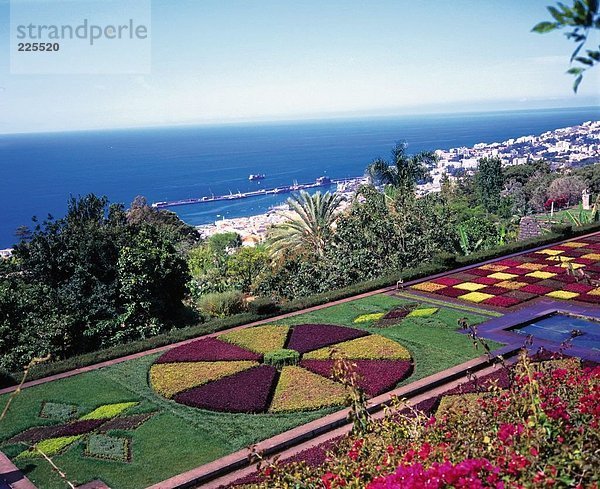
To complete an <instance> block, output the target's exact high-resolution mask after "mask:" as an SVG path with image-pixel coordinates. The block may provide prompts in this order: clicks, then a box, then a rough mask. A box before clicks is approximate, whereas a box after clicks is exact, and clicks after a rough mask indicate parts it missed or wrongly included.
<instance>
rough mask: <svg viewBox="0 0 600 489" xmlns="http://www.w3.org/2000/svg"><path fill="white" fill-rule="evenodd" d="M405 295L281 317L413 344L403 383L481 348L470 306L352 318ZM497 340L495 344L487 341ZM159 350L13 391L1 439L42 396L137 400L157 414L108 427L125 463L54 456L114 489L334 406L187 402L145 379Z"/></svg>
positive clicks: (8, 448)
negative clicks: (128, 426)
mask: <svg viewBox="0 0 600 489" xmlns="http://www.w3.org/2000/svg"><path fill="white" fill-rule="evenodd" d="M406 302H407V301H406V300H400V299H398V298H395V297H390V296H387V295H378V296H373V297H369V298H365V299H361V300H356V301H353V302H348V303H345V304H342V305H339V306H334V307H330V308H327V309H323V310H320V311H316V312H312V313H308V314H303V315H300V316H296V317H294V318H292V319H290V320H288V321H286V322H285V323H286V324H298V323H311V322H312V323H317V322H318V323H329V324H341V325H348V326H353V327H356V328H361V329H366V330H368V331H371V332H373V333H377V334H381V335H383V336H386V337H388V338H390V339H393V340H396V341H398V342H400V343H401V344H402V345H404V346H405V347H407V348H408V349H409V350H410V351H411V354H412V356H413V358H414V360H415V371H414V374H413V375H412V376H411V377H410V378H409V379H408V380H406V381H405V383H406V382H411V381H414V380H416V379H419V378H422V377H425V376H427V375H430V374H432V373H435V372H438V371H440V370H443V369H445V368H448V367H451V366H454V365H456V364H458V363H461V362H464V361H466V360H468V359H471V358H473V357H475V356H478V355H479V354H480V352H479V351H476V350H475V349H474V348H473V346H472V345H471V342H470V340H469V339H468V338H467V337H466V336H464V335H461V334H458V333H457V332H456V320H457V319H458V318H459V317H464V316H467V317H469V319H470V320H471V321H472V322H473V323H480V322H483V321H485V320H486V318H485V317H484V316H479V315H477V314H475V313H471V312H469V313H467V314H465V313H463V311H459V310H456V309H451V308H441V309H440V310H439V311H438V312H437V313H435V314H434V315H433V316H430V317H427V318H406V319H404V320H402V322H401V323H399V324H398V325H395V326H393V327H388V328H377V327H373V325H372V324H369V323H364V324H355V323H353V320H354V318H355V317H357V316H359V315H361V314H365V313H370V312H384V311H387V310H389V309H391V308H392V307H394V306H397V305H399V304H402V303H406ZM497 346H499V345H497V344H492V347H497ZM156 357H157V355H149V356H146V357H143V358H141V359H137V360H133V361H128V362H124V363H121V364H118V365H115V366H112V367H108V368H104V369H101V370H96V371H93V372H89V373H85V374H81V375H77V376H75V377H72V378H68V379H63V380H59V381H56V382H51V383H48V384H44V385H40V386H37V387H32V388H29V389H26V390H24V391H23V392H22V393H21V394H20V395H18V396H17V397H16V399H15V401H14V403H13V405H12V406H11V409H10V411H9V413H8V416H7V418H6V419H5V420H4V421H3V422H2V423H0V440H7V439H8V438H10V437H11V436H13V435H15V434H17V433H20V432H21V431H23V430H25V429H27V428H30V427H37V426H41V425H45V424H46V425H49V424H53V423H52V422H51V421H50V420H48V419H43V418H40V417H39V413H40V408H41V405H42V403H43V402H44V401H46V402H48V401H51V402H59V403H68V404H73V405H76V406H77V407H78V408H79V412H80V413H81V414H86V413H89V412H90V411H92V410H93V409H95V408H96V407H98V406H100V405H103V404H109V403H118V402H130V401H136V402H139V404H138V405H137V406H135V407H134V408H132V409H131V410H130V411H128V413H127V414H133V413H136V412H137V413H143V412H155V413H156V414H155V415H154V416H153V417H152V418H150V419H149V420H148V421H146V422H145V423H144V424H142V425H141V426H140V427H139V428H137V429H135V430H132V431H127V432H120V431H116V432H111V433H110V434H111V435H113V436H120V437H129V438H130V439H131V461H130V462H129V463H124V462H116V461H109V460H99V459H92V458H86V457H84V456H83V451H84V443H82V442H76V443H75V444H74V445H73V446H72V447H71V448H69V449H67V450H66V451H65V452H64V453H62V454H61V455H57V456H55V457H54V461H55V463H56V464H57V465H58V466H59V467H60V468H61V470H63V471H64V472H65V473H66V474H67V476H68V478H69V479H70V480H71V481H73V482H75V483H84V482H88V481H90V480H93V479H101V480H103V481H105V482H106V483H107V484H108V485H109V486H110V487H112V488H113V489H127V488H142V487H145V486H147V485H149V484H152V483H155V482H158V481H160V480H163V479H165V478H167V477H170V476H173V475H176V474H178V473H181V472H183V471H186V470H189V469H191V468H193V467H196V466H198V465H200V464H203V463H207V462H210V461H212V460H215V459H217V458H219V457H222V456H224V455H226V454H228V453H231V452H233V451H236V450H239V449H242V448H244V447H247V446H249V445H250V444H252V443H254V442H257V441H259V440H262V439H265V438H268V437H270V436H273V435H275V434H277V433H280V432H282V431H285V430H287V429H290V428H292V427H295V426H298V425H300V424H304V423H306V422H309V421H311V420H314V419H317V418H319V417H321V416H323V415H325V414H327V413H329V412H332V411H333V410H334V409H321V410H319V411H313V412H304V413H293V414H277V415H275V414H257V415H249V414H227V413H215V412H210V411H205V410H200V409H195V408H189V407H186V406H183V405H180V404H176V403H174V402H172V401H169V400H166V399H164V398H162V397H160V396H158V395H157V394H156V393H154V391H153V390H152V389H151V388H150V387H149V386H148V380H147V376H148V369H149V366H150V365H151V364H152V363H153V362H154V360H155V359H156ZM6 398H7V396H4V397H3V398H2V399H1V400H0V405H2V404H3V403H4V402H5V401H6ZM0 449H1V450H2V451H5V452H6V453H7V454H8V455H9V456H11V457H14V456H16V455H17V454H18V453H19V452H20V451H22V449H23V448H22V447H19V446H16V445H7V444H6V443H4V444H0ZM15 462H16V463H17V465H18V466H19V467H20V468H21V469H22V470H23V471H24V472H25V473H26V474H27V475H28V476H29V477H30V478H31V479H32V481H33V482H34V483H35V484H37V485H38V486H39V487H40V488H44V489H46V488H50V489H52V488H64V487H66V485H65V484H64V482H63V481H61V480H60V478H59V477H58V476H57V475H56V474H55V473H53V472H52V471H51V469H50V466H49V465H48V464H47V463H46V462H44V461H41V460H39V459H36V458H30V459H26V460H18V461H15Z"/></svg>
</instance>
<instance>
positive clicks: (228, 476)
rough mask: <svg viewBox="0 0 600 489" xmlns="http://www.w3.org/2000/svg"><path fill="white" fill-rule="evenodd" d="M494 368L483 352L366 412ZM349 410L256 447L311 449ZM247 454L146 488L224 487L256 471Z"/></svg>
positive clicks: (332, 433)
mask: <svg viewBox="0 0 600 489" xmlns="http://www.w3.org/2000/svg"><path fill="white" fill-rule="evenodd" d="M519 350H520V348H518V347H515V346H514V345H512V346H506V347H503V348H501V349H499V350H497V351H495V352H494V354H495V355H503V356H504V358H509V357H513V356H514V355H516V354H517V353H518V351H519ZM496 368H500V367H499V366H497V365H491V364H490V360H489V358H488V357H487V356H486V355H482V356H480V357H477V358H475V359H473V360H469V361H468V362H465V363H462V364H460V365H457V366H455V367H451V368H449V369H446V370H444V371H442V372H438V373H436V374H433V375H430V376H428V377H425V378H423V379H421V380H417V381H415V382H412V383H410V384H408V385H406V386H403V387H399V388H397V389H394V390H393V391H390V392H387V393H385V394H382V395H380V396H378V397H375V398H373V399H371V401H370V405H369V411H370V412H371V413H373V414H374V416H375V417H380V416H383V408H384V407H385V406H386V405H388V404H389V403H390V397H391V396H392V395H393V396H396V397H398V398H401V399H407V400H409V401H410V404H411V405H414V404H416V403H418V402H421V401H423V400H426V399H429V398H431V397H433V396H436V395H438V394H439V393H442V392H444V391H447V390H450V389H452V388H454V387H456V386H457V385H458V384H460V383H462V382H464V381H465V380H466V379H467V377H468V375H467V373H475V372H485V373H487V371H488V370H489V371H493V370H494V369H496ZM348 413H349V410H348V409H344V410H341V411H338V412H336V413H333V414H330V415H327V416H324V417H322V418H320V419H317V420H315V421H312V422H310V423H307V424H304V425H302V426H298V427H296V428H293V429H291V430H289V431H286V432H284V433H281V434H279V435H276V436H274V437H272V438H269V439H267V440H264V441H262V442H259V443H257V444H256V445H255V449H256V451H257V452H258V453H261V454H262V455H263V456H265V457H272V456H274V455H282V456H283V455H285V457H286V458H289V457H290V456H292V455H295V454H297V453H299V452H301V451H304V450H306V449H307V448H312V447H314V446H316V445H318V444H321V443H323V442H324V441H327V440H330V439H332V438H335V437H337V436H340V435H343V434H345V433H347V432H348V430H350V428H351V426H350V425H349V424H348V423H347V417H348ZM248 455H249V452H248V450H247V449H243V450H239V451H237V452H234V453H232V454H230V455H227V456H225V457H222V458H220V459H218V460H215V461H213V462H211V463H208V464H205V465H202V466H199V467H196V468H195V469H192V470H190V471H187V472H184V473H182V474H179V475H176V476H174V477H171V478H169V479H166V480H164V481H162V482H159V483H157V484H154V485H152V486H150V487H149V488H148V489H176V488H177V489H180V488H181V489H183V488H189V487H203V488H217V487H223V486H226V485H227V484H231V483H232V482H235V481H236V480H238V479H240V478H241V477H244V476H245V475H248V474H251V473H252V472H253V471H254V470H256V469H255V467H254V464H250V463H249V458H248Z"/></svg>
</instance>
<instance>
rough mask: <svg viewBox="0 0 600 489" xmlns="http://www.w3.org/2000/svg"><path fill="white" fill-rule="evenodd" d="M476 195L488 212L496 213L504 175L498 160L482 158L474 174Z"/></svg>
mask: <svg viewBox="0 0 600 489" xmlns="http://www.w3.org/2000/svg"><path fill="white" fill-rule="evenodd" d="M475 185H476V188H477V195H478V197H479V199H480V202H481V204H482V205H483V207H484V208H485V209H486V210H487V211H488V212H496V211H497V210H498V207H499V206H500V193H501V192H502V188H503V187H504V174H503V171H502V160H500V158H482V159H480V160H479V164H478V165H477V173H476V174H475Z"/></svg>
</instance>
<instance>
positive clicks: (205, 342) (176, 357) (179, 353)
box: [156, 338, 262, 363]
mask: <svg viewBox="0 0 600 489" xmlns="http://www.w3.org/2000/svg"><path fill="white" fill-rule="evenodd" d="M261 358H262V357H261V355H260V354H258V353H253V352H251V351H249V350H246V349H244V348H240V347H239V346H237V345H233V344H231V343H227V342H225V341H221V340H218V339H217V338H202V339H200V340H196V341H192V342H190V343H187V344H185V345H181V346H178V347H177V348H173V349H172V350H169V351H167V352H166V353H164V354H163V355H162V356H161V357H159V358H158V360H156V363H171V362H214V361H219V360H253V361H255V362H258V361H260V359H261Z"/></svg>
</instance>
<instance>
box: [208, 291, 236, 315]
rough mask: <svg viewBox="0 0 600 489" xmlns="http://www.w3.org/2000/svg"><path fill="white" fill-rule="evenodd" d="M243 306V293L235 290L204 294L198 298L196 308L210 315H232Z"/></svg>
mask: <svg viewBox="0 0 600 489" xmlns="http://www.w3.org/2000/svg"><path fill="white" fill-rule="evenodd" d="M245 307H246V306H245V302H244V296H243V294H242V293H241V292H239V291H236V290H230V291H227V292H216V293H213V294H206V295H203V296H201V297H200V298H199V299H198V309H200V311H202V312H203V313H205V314H208V315H209V316H212V317H218V318H223V317H225V316H233V315H234V314H238V313H240V312H242V311H243V310H244V309H245Z"/></svg>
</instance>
